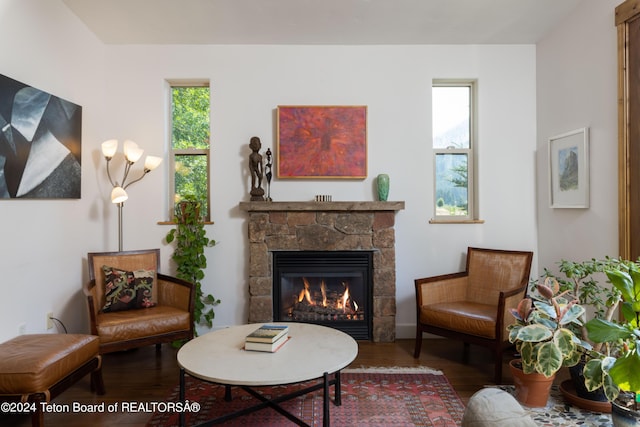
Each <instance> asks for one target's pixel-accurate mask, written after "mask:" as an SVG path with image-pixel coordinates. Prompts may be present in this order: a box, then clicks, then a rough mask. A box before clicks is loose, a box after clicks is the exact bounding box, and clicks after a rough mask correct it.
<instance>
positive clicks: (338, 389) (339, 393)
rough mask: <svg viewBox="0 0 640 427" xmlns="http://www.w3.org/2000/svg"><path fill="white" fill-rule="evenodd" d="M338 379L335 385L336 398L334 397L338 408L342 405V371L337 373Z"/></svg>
mask: <svg viewBox="0 0 640 427" xmlns="http://www.w3.org/2000/svg"><path fill="white" fill-rule="evenodd" d="M335 375H336V377H335V384H334V387H335V388H334V392H335V397H334V402H335V404H336V406H340V405H342V386H341V385H340V384H341V379H340V371H338V372H336V374H335Z"/></svg>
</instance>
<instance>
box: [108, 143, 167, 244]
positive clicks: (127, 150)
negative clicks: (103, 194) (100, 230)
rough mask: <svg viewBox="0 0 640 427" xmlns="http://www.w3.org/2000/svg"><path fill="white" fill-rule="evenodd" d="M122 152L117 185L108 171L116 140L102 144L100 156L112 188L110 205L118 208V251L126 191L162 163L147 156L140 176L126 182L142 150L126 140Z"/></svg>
mask: <svg viewBox="0 0 640 427" xmlns="http://www.w3.org/2000/svg"><path fill="white" fill-rule="evenodd" d="M123 150H124V157H125V160H126V164H125V166H124V173H123V175H122V180H121V181H120V182H119V183H118V181H114V180H113V179H112V178H111V171H110V169H109V165H110V164H111V160H112V159H113V156H114V155H115V154H116V151H118V140H117V139H110V140H108V141H105V142H103V143H102V154H103V155H104V158H105V160H106V161H107V176H108V177H109V182H110V183H111V186H112V187H113V190H111V203H113V204H115V205H117V206H118V251H122V207H123V206H124V202H125V201H126V200H127V199H128V198H129V195H128V194H127V192H126V189H127V187H129V186H130V185H131V184H133V183H136V182H138V181H140V180H141V179H142V178H144V177H145V175H146V174H148V173H149V172H151V171H152V170H154V169H155V168H157V167H158V165H160V163H161V162H162V158H161V157H156V156H147V157H146V159H145V160H144V169H143V172H142V175H140V176H139V177H138V178H136V179H134V180H131V181H129V182H127V177H128V176H129V172H130V171H131V166H133V164H134V163H135V162H137V161H138V160H139V159H140V157H142V153H143V152H144V150H143V149H142V148H139V147H138V144H136V143H135V142H133V141H131V140H126V141H125V142H124V144H123Z"/></svg>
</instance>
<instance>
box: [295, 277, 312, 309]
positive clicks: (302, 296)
mask: <svg viewBox="0 0 640 427" xmlns="http://www.w3.org/2000/svg"><path fill="white" fill-rule="evenodd" d="M302 281H303V283H304V289H303V290H301V291H300V295H299V296H298V302H302V300H307V302H308V303H309V304H311V305H315V302H314V301H313V299H312V298H311V292H309V281H308V280H307V279H306V278H305V277H303V278H302Z"/></svg>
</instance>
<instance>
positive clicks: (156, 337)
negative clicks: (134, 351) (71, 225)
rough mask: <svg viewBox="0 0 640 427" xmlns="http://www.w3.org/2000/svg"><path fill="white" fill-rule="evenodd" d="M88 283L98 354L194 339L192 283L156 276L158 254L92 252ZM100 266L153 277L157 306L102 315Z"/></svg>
mask: <svg viewBox="0 0 640 427" xmlns="http://www.w3.org/2000/svg"><path fill="white" fill-rule="evenodd" d="M87 258H88V263H89V282H88V283H87V284H86V285H85V287H84V292H85V295H86V296H87V303H88V305H89V320H90V323H91V333H92V334H93V335H97V336H98V337H99V338H100V354H104V353H109V352H113V351H122V350H127V349H130V348H135V347H143V346H146V345H151V344H156V346H157V347H158V348H159V346H160V344H162V343H165V342H172V341H175V340H183V339H186V340H189V339H191V338H193V328H194V326H193V309H194V303H195V291H194V286H193V284H192V283H190V282H187V281H185V280H181V279H178V278H175V277H171V276H167V275H164V274H161V273H159V270H160V250H159V249H147V250H138V251H125V252H92V253H89V254H88V257H87ZM103 266H109V267H113V268H117V269H120V270H125V271H135V270H140V269H147V270H152V271H154V273H155V277H154V281H153V285H152V286H153V292H154V294H155V299H157V302H156V305H155V306H153V307H148V308H136V309H133V310H125V311H111V312H105V311H104V310H103V307H105V302H106V295H105V274H104V271H103Z"/></svg>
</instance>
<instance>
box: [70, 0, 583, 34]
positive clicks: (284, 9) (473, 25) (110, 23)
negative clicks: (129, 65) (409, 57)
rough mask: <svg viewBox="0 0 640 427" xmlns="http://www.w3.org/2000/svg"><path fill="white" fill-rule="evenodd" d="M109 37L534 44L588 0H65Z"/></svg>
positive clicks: (92, 29)
mask: <svg viewBox="0 0 640 427" xmlns="http://www.w3.org/2000/svg"><path fill="white" fill-rule="evenodd" d="M63 1H64V3H65V4H66V5H67V6H68V7H69V9H71V10H72V11H73V13H75V14H76V15H77V16H78V17H79V18H80V19H81V20H82V21H83V22H84V23H85V24H86V25H87V27H88V28H89V29H90V30H91V31H92V32H93V33H95V34H96V35H97V36H98V38H100V40H102V41H103V42H104V43H107V44H533V43H536V42H538V41H539V40H540V38H541V37H542V36H544V34H545V33H547V32H548V31H549V30H550V29H552V28H553V27H554V26H555V25H557V24H558V23H559V22H561V21H562V19H563V18H565V17H566V16H567V15H568V14H569V13H570V12H571V11H572V10H573V9H574V8H575V7H576V6H577V5H578V4H579V3H581V2H583V1H584V0H63Z"/></svg>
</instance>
